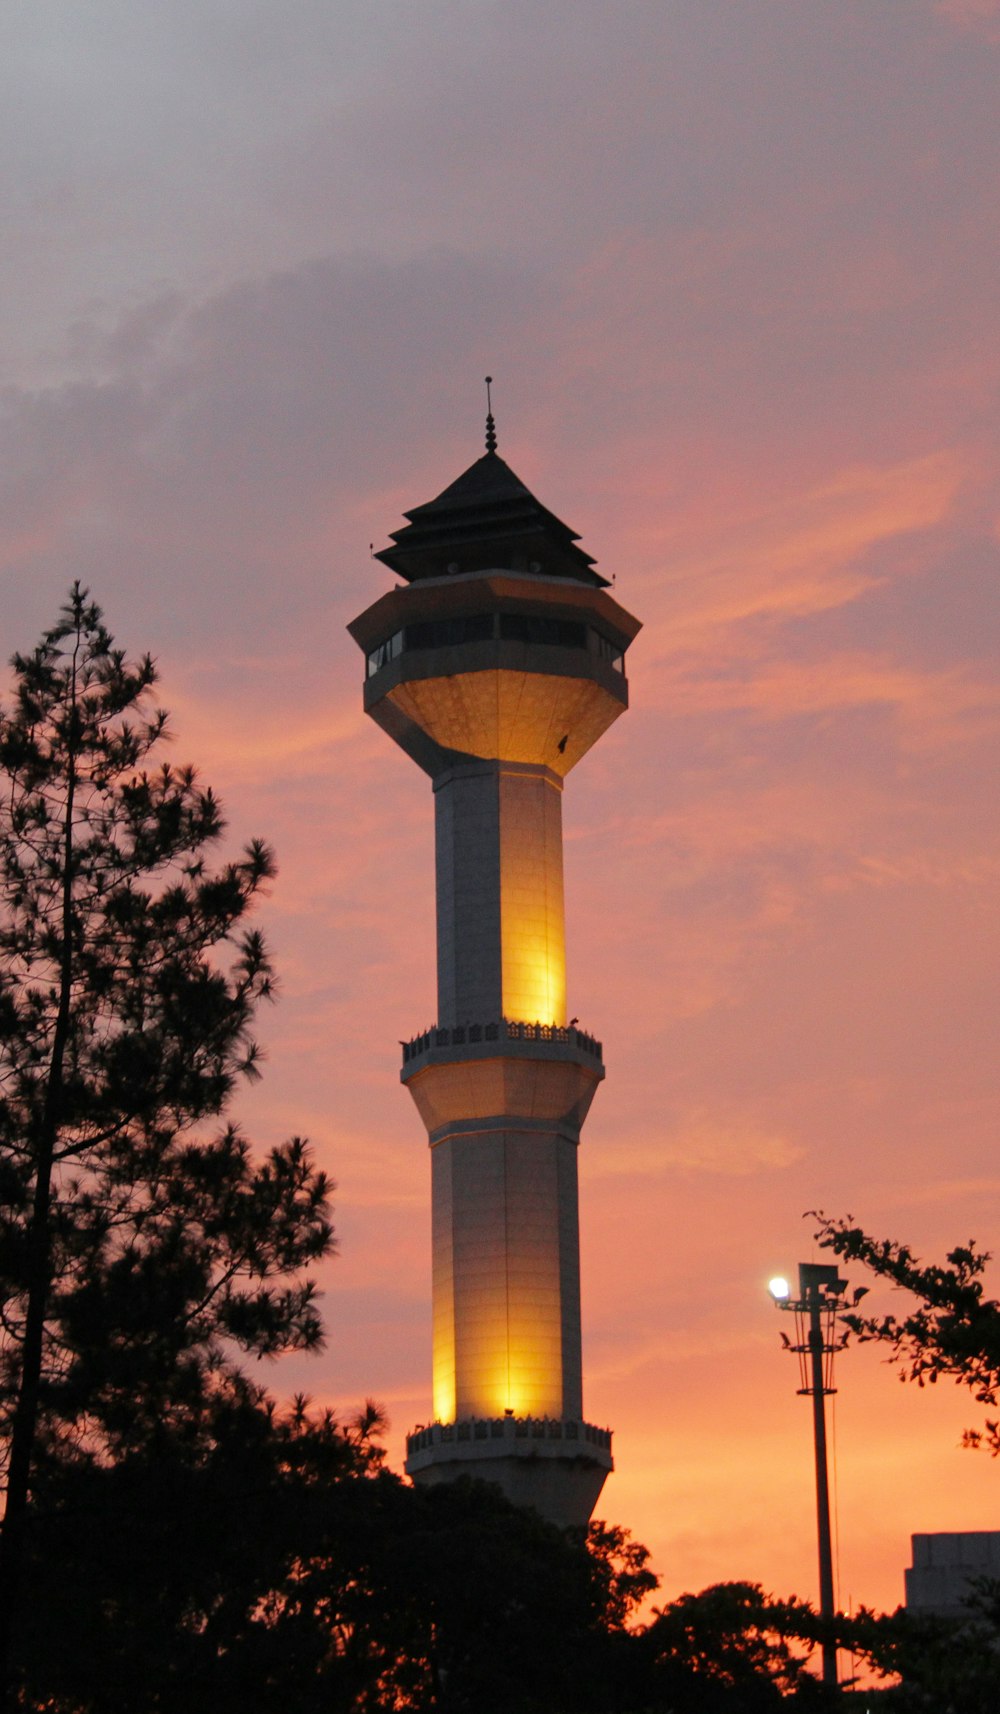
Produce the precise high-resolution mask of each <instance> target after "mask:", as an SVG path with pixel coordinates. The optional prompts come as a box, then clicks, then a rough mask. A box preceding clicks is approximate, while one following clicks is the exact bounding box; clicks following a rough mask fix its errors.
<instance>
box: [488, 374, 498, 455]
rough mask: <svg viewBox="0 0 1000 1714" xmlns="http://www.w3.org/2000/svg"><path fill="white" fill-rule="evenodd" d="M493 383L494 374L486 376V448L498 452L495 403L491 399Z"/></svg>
mask: <svg viewBox="0 0 1000 1714" xmlns="http://www.w3.org/2000/svg"><path fill="white" fill-rule="evenodd" d="M492 385H493V376H492V375H487V377H486V450H487V452H496V449H497V428H496V423H495V422H494V421H493V403H492V400H491V399H490V388H491V386H492Z"/></svg>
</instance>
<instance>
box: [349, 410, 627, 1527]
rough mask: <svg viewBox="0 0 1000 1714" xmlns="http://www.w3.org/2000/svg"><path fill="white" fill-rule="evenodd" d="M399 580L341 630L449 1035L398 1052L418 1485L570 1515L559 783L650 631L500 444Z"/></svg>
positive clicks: (396, 547)
mask: <svg viewBox="0 0 1000 1714" xmlns="http://www.w3.org/2000/svg"><path fill="white" fill-rule="evenodd" d="M406 517H407V519H408V522H407V523H406V524H405V525H404V527H403V528H402V529H399V530H396V531H395V532H393V534H392V538H391V540H392V545H391V546H389V547H387V548H385V549H384V550H383V552H382V553H380V554H378V555H377V556H376V557H377V558H378V559H380V560H381V561H382V562H383V563H384V564H385V565H387V566H389V568H390V569H391V570H392V571H394V572H395V573H397V575H398V576H399V577H400V578H402V579H403V580H404V581H403V583H402V584H397V585H396V587H395V588H394V589H393V590H391V591H390V592H389V593H388V594H386V595H383V596H382V597H381V598H380V599H379V600H378V601H376V602H375V603H374V604H373V605H372V606H371V607H369V608H368V609H367V610H366V611H365V612H364V613H362V614H361V616H360V618H358V619H355V621H354V623H353V624H352V625H351V626H350V632H351V635H352V636H353V638H354V639H355V641H356V642H357V643H358V644H359V645H360V647H361V649H362V650H363V651H364V654H365V661H366V676H365V691H364V702H365V711H366V712H367V713H368V714H370V715H371V716H372V718H373V719H374V720H376V721H378V724H379V725H380V726H381V727H382V728H383V729H384V730H385V731H386V732H387V733H388V734H389V736H390V737H391V738H393V739H394V740H395V742H396V743H397V744H398V745H399V746H400V747H401V749H403V750H405V751H406V753H407V755H408V756H410V757H412V759H413V760H414V761H415V762H417V763H418V764H419V766H420V767H421V768H423V769H424V770H425V771H426V772H427V773H428V774H429V775H430V776H431V780H432V782H433V788H434V804H435V812H436V813H435V826H436V859H437V964H438V1014H437V1019H438V1021H437V1024H436V1026H435V1027H434V1028H433V1029H431V1030H428V1031H427V1032H426V1033H425V1034H423V1035H419V1036H417V1037H415V1039H413V1040H412V1041H409V1042H407V1043H405V1044H404V1047H403V1069H402V1073H401V1076H402V1081H403V1082H404V1083H405V1084H406V1086H407V1088H408V1089H409V1091H410V1094H411V1095H412V1097H413V1099H414V1101H415V1103H416V1106H417V1110H418V1112H419V1114H420V1117H421V1119H422V1120H423V1122H424V1124H425V1126H426V1127H427V1133H428V1138H429V1141H430V1149H431V1171H432V1207H433V1294H434V1422H433V1423H432V1424H431V1425H430V1426H429V1427H426V1428H420V1429H417V1430H416V1431H415V1432H414V1433H413V1434H411V1435H410V1436H408V1439H407V1453H408V1456H407V1460H406V1469H407V1471H408V1472H409V1473H410V1474H411V1475H412V1476H413V1478H414V1479H415V1480H416V1481H418V1482H425V1483H431V1482H441V1481H450V1480H453V1479H454V1478H455V1477H457V1476H460V1475H474V1476H479V1477H482V1478H484V1479H485V1480H488V1481H492V1482H496V1483H498V1484H499V1486H500V1487H501V1488H502V1489H503V1490H504V1491H505V1492H506V1493H507V1494H508V1496H509V1497H510V1498H511V1499H512V1500H514V1501H516V1502H517V1503H518V1504H522V1505H532V1506H535V1507H536V1509H537V1510H538V1511H539V1512H541V1513H542V1514H543V1515H544V1516H546V1517H548V1518H550V1519H552V1520H553V1521H554V1522H556V1523H559V1524H564V1525H566V1524H576V1525H583V1524H585V1523H586V1522H587V1520H588V1518H589V1517H590V1514H591V1512H592V1510H593V1508H594V1505H595V1503H596V1501H597V1496H598V1494H599V1493H600V1491H601V1488H602V1486H603V1484H604V1480H605V1477H606V1475H607V1473H608V1471H609V1470H610V1469H611V1468H612V1460H611V1435H610V1433H609V1431H608V1430H606V1429H602V1428H596V1427H594V1426H592V1425H591V1424H589V1423H587V1422H585V1420H584V1416H583V1394H582V1376H581V1354H580V1257H579V1222H578V1209H577V1162H576V1156H577V1147H578V1144H579V1140H580V1128H581V1126H582V1124H583V1121H584V1119H585V1118H586V1115H587V1111H588V1109H589V1107H590V1103H591V1101H592V1100H593V1097H594V1093H595V1091H596V1089H597V1085H598V1083H600V1082H601V1080H602V1078H603V1077H604V1065H603V1062H602V1055H601V1044H600V1042H598V1041H595V1039H594V1038H593V1036H591V1035H588V1034H587V1033H586V1032H585V1031H584V1030H581V1029H579V1028H577V1020H576V1018H573V1019H571V1020H570V1022H569V1023H567V1019H566V1009H567V1008H566V959H565V938H564V926H563V868H562V790H563V780H564V779H565V777H566V775H567V774H568V773H569V771H570V769H571V768H572V767H574V766H575V764H576V763H577V762H578V761H579V760H580V758H581V756H583V755H585V754H586V752H587V751H588V750H589V749H590V747H591V745H592V744H594V743H596V741H597V739H598V738H599V737H600V736H601V733H602V732H604V731H605V730H606V729H607V727H608V726H610V725H611V722H612V721H613V720H616V719H617V718H618V716H619V714H621V713H622V712H623V710H624V709H625V708H626V707H627V706H628V686H627V683H626V679H625V669H624V656H625V651H626V649H627V648H628V645H629V643H630V642H631V641H632V639H633V637H634V636H635V635H636V632H637V631H638V630H639V624H638V621H637V620H635V619H633V618H632V617H631V615H630V614H628V613H626V612H625V610H624V609H623V608H622V607H620V606H619V605H618V603H617V602H616V601H615V600H613V599H612V597H611V596H610V595H609V594H608V593H607V590H608V583H607V580H606V579H605V578H603V577H600V576H599V575H598V574H597V572H596V571H595V570H594V562H593V560H592V559H591V558H590V556H589V555H588V554H586V553H584V552H583V550H582V549H581V548H580V547H578V546H577V542H578V537H577V536H576V535H575V534H574V533H573V531H572V530H570V529H568V528H567V527H566V525H565V524H563V523H560V521H559V519H558V518H556V517H555V516H554V515H553V514H552V513H551V512H549V511H547V510H546V508H545V507H544V506H542V505H541V504H540V503H539V502H538V501H537V500H536V499H535V497H534V495H533V494H531V493H529V491H528V489H527V488H526V487H525V486H524V484H523V483H522V482H521V481H520V480H519V479H518V477H517V476H515V474H514V472H513V471H512V470H511V469H510V468H509V466H508V465H507V464H505V463H504V461H503V459H502V458H500V457H498V455H497V451H496V434H495V430H494V424H493V417H492V415H489V416H488V417H487V433H486V454H485V456H484V457H483V458H480V459H478V460H477V462H476V463H475V464H473V465H472V466H471V467H470V468H469V469H468V470H466V471H465V472H464V474H463V475H461V476H459V477H458V479H457V481H455V482H453V483H452V484H451V486H450V487H448V488H446V489H445V490H444V492H443V493H442V494H439V495H438V497H437V499H436V500H431V501H430V502H429V503H428V504H426V505H423V506H418V507H416V508H415V509H414V510H413V511H412V512H407V513H406Z"/></svg>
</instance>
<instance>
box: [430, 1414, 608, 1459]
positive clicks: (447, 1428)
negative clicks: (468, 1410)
mask: <svg viewBox="0 0 1000 1714" xmlns="http://www.w3.org/2000/svg"><path fill="white" fill-rule="evenodd" d="M469 1440H563V1441H570V1442H573V1441H576V1442H577V1443H579V1442H581V1441H582V1442H583V1443H584V1445H587V1446H597V1447H600V1448H601V1450H602V1451H604V1452H610V1451H611V1430H610V1429H609V1428H596V1427H595V1426H594V1424H593V1423H591V1422H580V1421H578V1420H577V1421H574V1420H573V1419H571V1418H565V1417H564V1418H561V1419H560V1418H559V1417H548V1416H545V1417H542V1416H500V1417H495V1416H494V1417H467V1418H466V1419H465V1420H464V1421H462V1422H433V1423H430V1424H429V1425H428V1426H427V1427H420V1428H415V1429H414V1430H413V1433H412V1434H408V1435H407V1437H406V1451H407V1455H408V1456H409V1455H410V1454H412V1453H414V1452H425V1451H426V1450H427V1448H428V1447H430V1446H448V1445H452V1444H454V1443H456V1442H461V1441H469Z"/></svg>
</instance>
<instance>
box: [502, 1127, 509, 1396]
mask: <svg viewBox="0 0 1000 1714" xmlns="http://www.w3.org/2000/svg"><path fill="white" fill-rule="evenodd" d="M501 1147H503V1152H504V1345H506V1359H508V1407H509V1402H511V1239H509V1195H508V1133H506V1131H504V1133H503V1145H501Z"/></svg>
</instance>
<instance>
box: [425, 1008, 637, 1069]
mask: <svg viewBox="0 0 1000 1714" xmlns="http://www.w3.org/2000/svg"><path fill="white" fill-rule="evenodd" d="M500 1041H539V1042H560V1043H562V1044H563V1045H564V1046H566V1047H575V1048H579V1049H580V1051H581V1053H588V1054H590V1056H591V1058H592V1059H596V1060H598V1061H599V1062H600V1063H601V1064H603V1063H604V1055H603V1049H602V1044H601V1043H600V1042H599V1041H597V1039H596V1038H595V1037H594V1036H589V1035H588V1034H587V1032H586V1030H578V1029H577V1028H576V1026H575V1024H525V1023H518V1022H515V1021H514V1020H513V1019H511V1018H500V1019H498V1020H497V1022H496V1023H491V1024H454V1025H452V1026H451V1027H450V1028H447V1029H445V1028H442V1027H440V1026H439V1025H434V1026H433V1027H432V1028H431V1029H428V1030H424V1032H423V1034H422V1035H419V1036H414V1037H413V1039H412V1041H404V1042H401V1043H400V1046H401V1047H402V1049H403V1064H404V1065H408V1064H409V1063H410V1060H411V1059H417V1058H418V1057H419V1056H420V1055H421V1054H423V1053H429V1052H431V1051H432V1049H434V1048H436V1047H468V1046H474V1045H475V1044H476V1043H477V1042H500Z"/></svg>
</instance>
